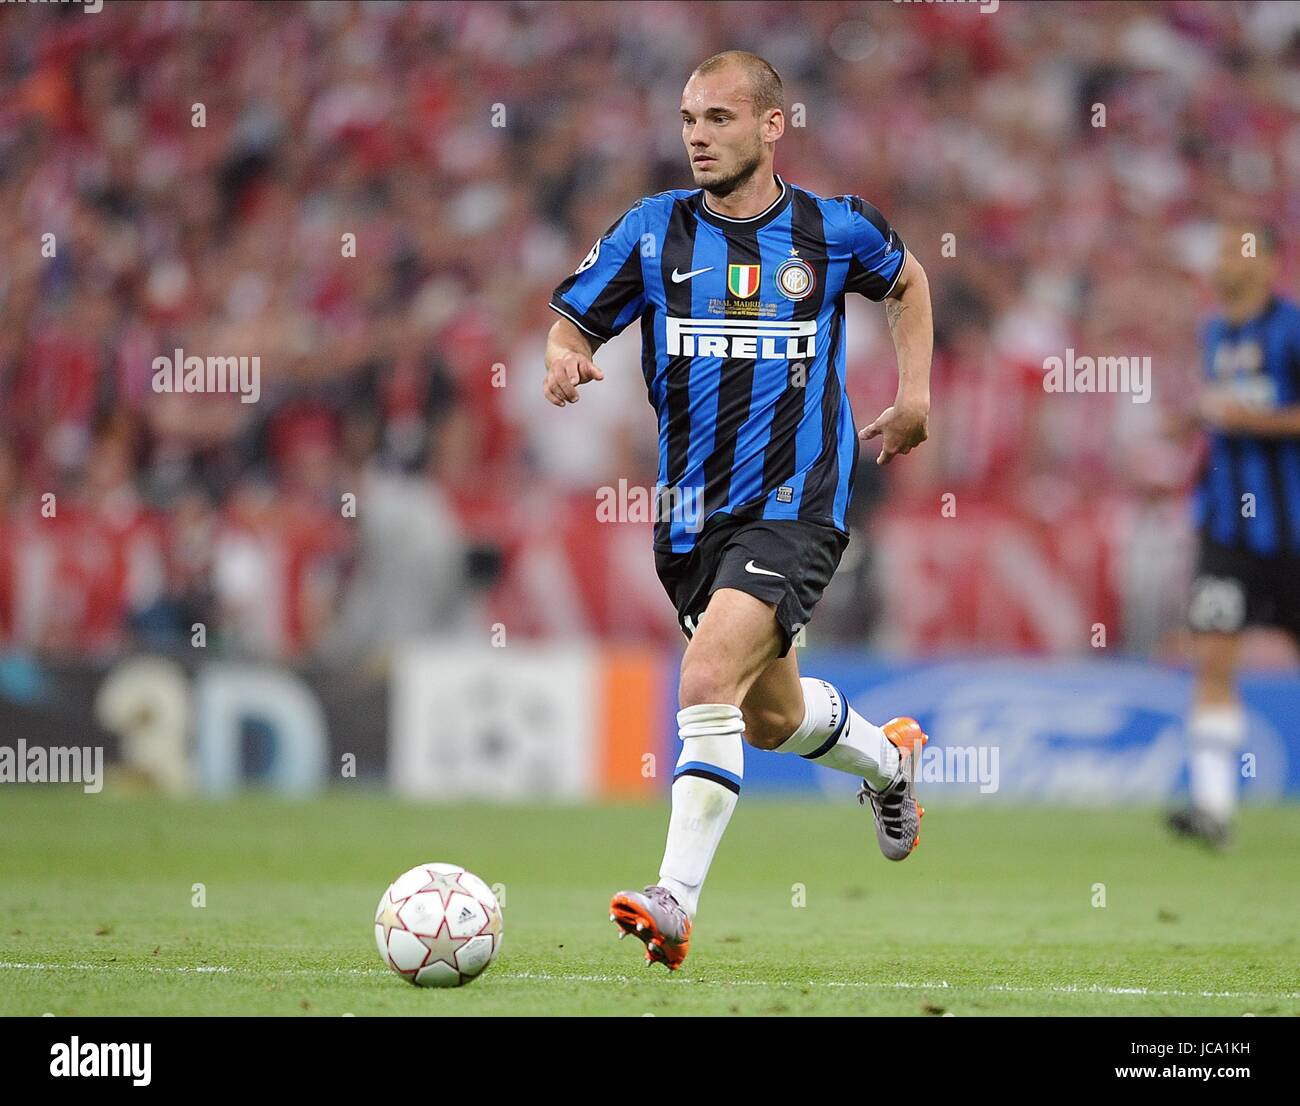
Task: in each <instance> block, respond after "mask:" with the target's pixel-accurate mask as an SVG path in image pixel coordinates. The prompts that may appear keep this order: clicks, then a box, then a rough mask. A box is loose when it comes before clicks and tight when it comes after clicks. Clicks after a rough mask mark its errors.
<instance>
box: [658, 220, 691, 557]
mask: <svg viewBox="0 0 1300 1106" xmlns="http://www.w3.org/2000/svg"><path fill="white" fill-rule="evenodd" d="M696 225H697V224H696V222H695V216H694V215H693V214H691V211H690V208H689V206H688V204H687V202H686V201H684V200H677V201H676V202H674V204H673V210H672V213H671V214H670V215H669V217H668V229H667V230H665V231H664V245H663V253H662V254H661V256H660V259H659V268H660V273H661V276H662V279H663V289H664V298H665V300H666V301H667V305H668V310H667V312H666V313H665V317H668V318H671V317H674V316H675V317H677V318H679V319H689V318H690V317H691V283H690V281H682V282H681V283H675V282H674V281H673V279H672V272H673V270H674V269H680V270H681V271H682V272H688V271H689V270H690V268H691V258H692V257H693V256H694V253H695V230H696ZM691 360H692V359H691V358H689V357H682V356H674V357H669V358H668V366H667V369H666V370H665V372H664V383H665V391H664V403H665V405H666V406H667V408H668V440H667V443H666V444H665V449H666V450H667V454H668V463H667V474H668V484H669V486H670V487H674V488H675V487H678V486H679V485H680V484H681V481H682V477H683V476H684V475H685V474H686V458H687V453H688V450H689V448H690V440H691V414H690V393H689V388H690V377H691ZM671 527H672V520H671V518H670V517H668V516H667V515H666V514H665V516H664V517H662V518H661V517H659V516H658V515H656V521H655V537H654V540H655V543H656V544H657V545H659V546H661V547H664V548H666V547H667V546H668V544H669V541H670V534H671Z"/></svg>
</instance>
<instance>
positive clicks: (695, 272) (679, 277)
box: [673, 265, 713, 284]
mask: <svg viewBox="0 0 1300 1106" xmlns="http://www.w3.org/2000/svg"><path fill="white" fill-rule="evenodd" d="M712 270H713V266H712V265H706V266H705V267H704V268H703V269H692V270H691V271H690V272H689V273H679V272H678V271H677V267H676V266H674V267H673V283H674V284H681V282H682V281H684V280H690V279H691V277H693V276H699V275H700V274H701V273H707V272H711V271H712Z"/></svg>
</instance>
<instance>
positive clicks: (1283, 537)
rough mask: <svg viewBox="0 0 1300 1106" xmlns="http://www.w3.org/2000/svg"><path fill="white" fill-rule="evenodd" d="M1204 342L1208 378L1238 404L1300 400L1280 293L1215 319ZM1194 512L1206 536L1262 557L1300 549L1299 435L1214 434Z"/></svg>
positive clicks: (1296, 311)
mask: <svg viewBox="0 0 1300 1106" xmlns="http://www.w3.org/2000/svg"><path fill="white" fill-rule="evenodd" d="M1203 343H1204V352H1205V370H1206V373H1207V375H1208V376H1209V379H1210V383H1211V384H1213V385H1214V386H1216V387H1221V388H1226V389H1229V390H1230V391H1231V392H1232V394H1233V396H1234V397H1235V398H1236V399H1237V400H1238V401H1240V402H1241V403H1244V404H1247V405H1248V406H1251V407H1257V408H1259V409H1261V410H1266V411H1268V410H1276V409H1277V408H1279V407H1290V406H1293V405H1295V404H1300V308H1297V307H1296V305H1295V304H1293V303H1289V302H1287V301H1286V300H1282V299H1276V298H1275V299H1273V300H1272V301H1271V302H1270V303H1269V305H1268V307H1266V308H1265V309H1264V311H1262V312H1261V313H1260V314H1259V315H1258V316H1256V317H1255V318H1253V319H1249V320H1247V321H1246V322H1244V323H1240V324H1237V325H1234V324H1232V323H1229V322H1227V321H1226V320H1225V319H1222V318H1216V319H1212V320H1210V322H1209V323H1208V324H1207V326H1206V328H1205V332H1204V337H1203ZM1247 494H1249V495H1251V496H1253V499H1252V500H1246V499H1245V498H1244V497H1245V496H1246V495H1247ZM1247 507H1250V508H1253V510H1250V509H1246V508H1247ZM1195 513H1196V521H1197V524H1198V526H1199V527H1200V528H1201V531H1202V533H1203V534H1204V535H1205V536H1206V537H1208V538H1209V539H1210V540H1211V541H1214V542H1216V543H1218V544H1219V545H1225V546H1229V547H1233V548H1241V549H1245V550H1248V551H1250V552H1252V553H1256V554H1259V555H1260V556H1275V555H1278V554H1283V553H1286V554H1300V438H1254V437H1247V436H1245V435H1239V434H1224V433H1218V432H1216V433H1212V434H1211V435H1210V448H1209V453H1208V455H1207V457H1206V462H1205V468H1204V471H1203V472H1202V474H1201V480H1200V484H1199V487H1198V488H1197V491H1196V497H1195Z"/></svg>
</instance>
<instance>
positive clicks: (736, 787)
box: [673, 768, 740, 795]
mask: <svg viewBox="0 0 1300 1106" xmlns="http://www.w3.org/2000/svg"><path fill="white" fill-rule="evenodd" d="M683 776H699V777H700V779H702V780H712V781H713V782H714V783H716V784H718V785H719V786H720V787H725V788H726V789H727V790H728V791H730V792H732V793H734V794H736V795H739V794H740V784H738V783H737V782H736V781H735V780H729V779H727V777H726V776H720V775H718V773H717V772H709V771H707V770H706V769H704V768H683V769H682V770H681V771H680V772H678V773H677V775H675V776H674V777H673V783H676V782H677V781H678V780H680V779H681V778H682V777H683Z"/></svg>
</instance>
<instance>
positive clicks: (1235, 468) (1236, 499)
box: [1223, 438, 1250, 545]
mask: <svg viewBox="0 0 1300 1106" xmlns="http://www.w3.org/2000/svg"><path fill="white" fill-rule="evenodd" d="M1224 445H1225V447H1226V448H1227V452H1228V458H1229V460H1228V486H1229V487H1230V488H1231V489H1232V493H1231V495H1230V496H1229V498H1228V502H1227V503H1225V504H1224V505H1223V506H1224V509H1225V510H1227V512H1228V517H1229V518H1231V519H1232V539H1231V541H1230V542H1229V544H1231V545H1241V544H1242V542H1244V541H1245V540H1246V535H1245V534H1244V533H1243V532H1242V526H1243V525H1244V524H1245V521H1246V520H1245V519H1244V518H1242V515H1241V496H1242V493H1243V492H1246V491H1250V489H1249V488H1246V487H1245V486H1244V485H1243V482H1242V471H1243V467H1242V459H1241V454H1242V446H1241V443H1240V442H1235V441H1233V440H1232V439H1231V438H1226V439H1224Z"/></svg>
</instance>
